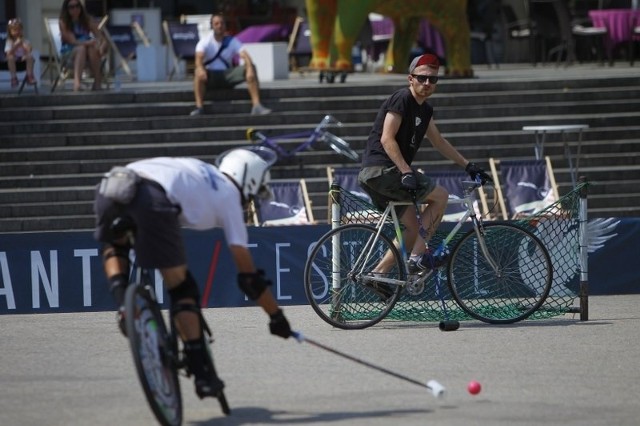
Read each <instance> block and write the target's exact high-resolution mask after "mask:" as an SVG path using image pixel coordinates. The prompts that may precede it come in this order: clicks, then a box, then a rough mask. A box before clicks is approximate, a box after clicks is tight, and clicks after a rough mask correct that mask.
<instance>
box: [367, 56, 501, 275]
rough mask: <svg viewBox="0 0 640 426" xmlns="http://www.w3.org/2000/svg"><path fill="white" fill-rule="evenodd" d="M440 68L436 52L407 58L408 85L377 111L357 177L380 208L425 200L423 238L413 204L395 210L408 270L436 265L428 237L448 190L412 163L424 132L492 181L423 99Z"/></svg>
mask: <svg viewBox="0 0 640 426" xmlns="http://www.w3.org/2000/svg"><path fill="white" fill-rule="evenodd" d="M439 67H440V63H439V61H438V57H437V56H435V55H432V54H429V53H427V54H424V55H422V56H418V57H416V58H415V59H414V60H413V61H412V62H411V65H410V66H409V76H408V80H409V87H406V88H403V89H400V90H398V91H396V92H394V93H393V94H392V95H391V96H390V97H389V98H387V100H385V101H384V102H383V104H382V106H381V107H380V109H379V110H378V114H377V116H376V119H375V121H374V123H373V127H372V129H371V133H370V134H369V139H368V140H367V146H366V148H365V151H364V154H363V158H362V170H361V171H360V174H359V176H358V180H359V181H360V184H361V185H362V187H363V189H364V190H365V191H366V192H367V193H368V194H369V195H370V196H371V199H372V201H373V203H374V204H375V205H376V207H377V208H379V209H384V208H385V207H386V205H387V203H388V202H389V201H411V200H412V197H413V194H415V196H416V199H417V201H419V202H424V203H426V204H427V206H426V208H424V210H423V211H422V213H421V221H422V226H423V227H424V229H425V231H426V235H425V238H424V239H423V238H422V237H420V236H419V232H418V231H419V226H420V225H419V222H418V219H417V217H416V214H415V212H414V211H413V209H404V211H402V212H400V213H399V214H400V218H401V219H400V220H401V222H402V223H403V224H404V226H405V231H404V242H405V247H412V248H413V249H412V252H411V258H410V261H409V262H410V264H409V265H410V267H409V270H410V272H419V271H420V270H424V267H437V266H439V265H434V261H433V258H432V257H430V252H429V251H428V250H427V246H426V242H427V241H429V239H430V238H431V236H432V235H433V233H434V232H435V230H436V229H437V228H438V226H439V224H440V220H441V219H442V215H443V214H444V210H445V208H446V206H447V199H448V195H449V194H448V193H447V190H446V189H444V188H443V187H441V186H438V185H436V184H435V183H434V182H433V181H432V180H431V179H429V178H428V177H426V176H425V175H423V174H422V173H420V172H418V171H416V170H414V169H412V168H411V163H412V162H413V160H414V158H415V155H416V153H417V151H418V149H419V148H420V144H421V143H422V140H423V139H424V137H425V136H426V137H427V139H429V142H431V145H433V147H434V148H435V149H437V150H438V151H439V152H440V153H441V154H442V155H444V156H445V157H447V158H448V159H450V160H451V161H453V162H454V163H456V164H458V165H459V166H460V167H464V168H465V170H466V171H467V172H468V173H469V175H470V176H471V177H472V178H473V179H475V177H476V176H477V175H479V176H480V177H481V178H482V180H483V181H487V180H491V178H490V177H489V175H488V174H487V173H485V171H484V170H483V169H481V168H480V167H478V166H477V165H476V164H474V163H471V162H469V161H468V160H467V159H466V158H465V157H464V156H463V155H462V154H460V153H459V152H458V150H456V149H455V148H454V147H453V146H452V145H451V144H450V143H449V141H448V140H447V139H446V138H444V137H443V136H442V135H441V134H440V131H439V130H438V128H437V127H436V123H435V120H434V119H433V108H432V107H431V105H429V104H428V103H427V98H428V97H429V96H431V95H432V94H433V93H434V92H435V89H436V83H437V82H438V69H439ZM425 253H426V255H425ZM389 260H391V259H389ZM443 261H444V260H442V261H441V262H443ZM390 266H391V265H390V263H387V262H386V261H384V260H383V262H382V263H381V264H380V265H378V267H377V268H376V270H375V271H374V272H386V270H387V269H388V268H390ZM423 266H424V267H423ZM416 267H417V268H418V269H416Z"/></svg>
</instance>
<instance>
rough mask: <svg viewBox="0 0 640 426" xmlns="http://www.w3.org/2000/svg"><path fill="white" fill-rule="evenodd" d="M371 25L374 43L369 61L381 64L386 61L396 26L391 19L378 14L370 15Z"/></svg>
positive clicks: (369, 54)
mask: <svg viewBox="0 0 640 426" xmlns="http://www.w3.org/2000/svg"><path fill="white" fill-rule="evenodd" d="M369 23H370V25H371V34H372V36H371V41H372V43H371V50H370V51H369V52H367V58H368V59H367V60H368V61H369V62H371V64H373V63H376V64H380V63H382V62H383V60H384V54H385V52H386V51H387V48H388V47H389V43H391V39H393V33H394V29H395V26H394V25H393V20H392V19H391V18H389V17H386V16H383V15H379V14H377V13H370V14H369ZM369 65H370V64H367V68H369ZM372 69H373V68H372Z"/></svg>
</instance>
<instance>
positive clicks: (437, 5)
mask: <svg viewBox="0 0 640 426" xmlns="http://www.w3.org/2000/svg"><path fill="white" fill-rule="evenodd" d="M305 1H306V7H307V14H308V21H309V29H310V30H311V50H312V58H311V63H310V67H311V68H314V69H318V70H328V69H330V70H340V71H351V69H352V63H351V49H352V47H353V44H354V43H355V40H356V39H357V37H358V34H359V33H360V30H361V29H362V27H363V25H364V23H365V21H366V19H367V17H368V14H369V13H370V12H375V13H379V14H381V15H384V16H388V17H390V18H391V19H392V20H393V23H394V27H395V30H394V35H393V39H392V41H391V43H390V45H389V49H388V51H387V52H388V53H389V54H387V55H386V59H385V62H386V63H385V68H386V69H387V71H392V72H399V73H403V72H406V66H408V61H409V52H410V50H411V47H412V45H413V42H414V40H415V39H416V37H417V33H418V27H419V25H420V20H421V19H423V18H426V19H428V20H429V22H430V23H431V25H433V26H434V27H435V28H436V29H438V31H440V33H441V34H442V37H443V39H444V41H445V45H446V51H447V53H446V54H447V58H446V62H447V66H446V71H445V74H447V75H451V76H458V77H468V76H472V75H473V70H472V69H471V38H470V31H469V23H468V20H467V0H305ZM332 42H333V45H332ZM332 48H333V49H335V51H334V55H331V50H332ZM331 57H335V61H332V60H331V59H330V58H331Z"/></svg>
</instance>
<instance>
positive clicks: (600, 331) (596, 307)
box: [0, 295, 640, 426]
mask: <svg viewBox="0 0 640 426" xmlns="http://www.w3.org/2000/svg"><path fill="white" fill-rule="evenodd" d="M639 305H640V295H632V296H599V297H592V298H591V300H590V308H591V312H590V314H591V315H590V316H591V319H590V321H588V322H580V321H578V320H577V319H572V318H571V317H569V316H568V317H565V318H560V319H554V320H546V321H532V322H524V323H521V324H516V325H513V326H500V327H499V326H489V325H485V324H482V323H478V322H467V323H463V325H462V327H461V328H460V330H458V331H455V332H449V333H442V332H440V331H439V330H438V328H437V325H436V324H433V323H382V324H380V325H377V326H375V327H372V328H369V329H366V330H360V331H344V330H337V329H332V328H331V327H330V326H328V325H327V324H325V323H323V322H322V321H321V320H320V319H319V318H318V317H316V316H315V314H314V313H313V311H312V310H311V308H309V307H308V306H296V307H289V308H287V309H286V312H287V314H288V316H289V319H290V321H291V323H292V324H293V325H294V328H297V329H300V330H302V331H303V332H304V333H305V334H306V335H307V336H309V337H311V338H314V339H316V340H318V341H320V342H323V343H325V344H327V345H329V346H332V347H334V348H336V349H339V350H341V351H344V352H347V353H350V354H352V355H354V356H357V357H360V358H363V359H365V360H367V361H369V362H372V363H375V364H377V365H380V366H383V367H386V368H388V369H391V370H393V371H397V372H399V373H401V374H404V375H407V376H410V377H412V378H415V379H417V380H420V381H424V382H426V381H427V380H429V379H437V380H438V381H440V382H441V383H442V384H443V385H445V386H446V387H447V396H446V397H445V398H444V399H442V400H436V399H434V398H433V397H432V396H431V395H430V394H429V392H428V391H427V390H426V389H423V388H421V387H418V386H415V385H413V384H411V383H408V382H405V381H402V380H399V379H396V378H394V377H390V376H387V375H385V374H382V373H379V372H377V371H374V370H370V369H368V368H366V367H363V366H361V365H359V364H356V363H353V362H351V361H348V360H344V359H342V358H339V357H337V356H335V355H333V354H330V353H327V352H325V351H323V350H320V349H318V348H316V347H313V346H311V345H309V344H306V343H303V344H299V343H296V342H295V341H292V340H290V341H283V340H281V339H279V338H276V337H272V336H270V335H268V333H267V328H266V317H265V316H264V315H263V314H262V313H261V312H260V311H259V310H258V309H255V308H230V309H210V310H207V312H206V317H207V319H208V320H209V322H210V324H211V325H212V326H213V329H214V333H215V335H216V338H217V340H216V343H215V345H214V351H215V356H216V358H217V363H218V367H219V369H220V371H221V376H222V378H223V379H224V380H226V382H227V397H228V399H229V403H230V404H231V406H232V409H233V413H232V416H231V417H227V418H225V417H224V416H223V415H222V414H221V412H220V409H219V407H218V405H217V402H216V401H215V400H204V401H200V400H198V399H197V398H196V397H195V396H194V394H193V391H192V385H191V383H190V382H188V381H187V380H186V379H183V381H182V385H183V394H184V402H185V413H184V418H185V421H184V424H185V425H271V424H276V425H277V424H282V425H301V424H311V425H332V426H337V425H350V426H351V425H389V424H397V425H424V424H434V425H435V424H437V425H445V426H452V425H465V426H466V425H505V426H506V425H514V424H518V425H542V424H544V425H563V426H566V425H580V426H584V425H617V426H622V425H629V426H631V425H634V426H635V425H638V419H640V404H639V402H638V401H639V400H638V394H640V357H639V356H638V354H639V353H640V339H638V328H639V326H640V313H639V311H638V306H639ZM0 330H1V331H0V342H1V343H0V345H1V351H0V360H1V362H0V425H21V426H31V425H33V426H36V425H37V426H41V425H48V426H57V425H60V426H62V425H65V426H72V425H83V426H84V425H87V424H91V425H95V426H99V425H114V424H115V425H150V424H154V419H153V417H152V414H151V411H150V410H149V408H148V406H147V405H146V402H145V399H144V396H143V393H142V390H141V388H140V386H139V383H138V381H137V377H136V375H135V371H134V367H133V364H132V360H131V357H130V354H129V352H128V346H127V341H126V340H125V339H124V338H122V337H121V336H120V335H119V333H118V332H117V331H116V326H115V323H114V320H113V313H110V312H102V313H82V314H79V313H77V314H36V315H18V316H0ZM472 379H475V380H478V381H480V382H481V383H482V384H483V386H484V388H483V391H482V392H481V393H480V394H479V395H478V396H471V395H469V394H468V393H467V392H466V384H467V382H468V381H469V380H472Z"/></svg>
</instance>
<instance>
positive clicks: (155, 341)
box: [112, 217, 231, 426]
mask: <svg viewBox="0 0 640 426" xmlns="http://www.w3.org/2000/svg"><path fill="white" fill-rule="evenodd" d="M112 230H113V232H114V235H127V236H128V238H129V239H130V243H131V246H133V238H134V235H133V223H132V222H131V221H129V220H127V218H126V217H118V218H116V219H115V220H114V222H113V225H112ZM132 271H133V272H132V273H131V278H130V284H129V286H128V287H127V291H126V293H125V305H124V306H125V325H126V330H127V336H128V339H129V345H130V347H131V354H132V355H133V361H134V364H135V366H136V371H137V372H138V378H139V380H140V384H141V385H142V389H143V390H144V394H145V396H146V398H147V402H148V403H149V406H150V407H151V410H152V411H153V414H154V415H155V417H156V419H157V420H158V422H160V424H162V425H163V426H176V425H180V424H181V423H182V394H181V393H180V382H179V379H178V373H179V372H182V373H183V374H184V375H185V376H187V377H189V376H190V375H191V372H190V371H189V369H188V367H187V363H186V357H185V354H184V351H183V348H182V347H181V346H182V344H181V343H179V342H181V341H180V339H179V338H178V334H177V330H176V328H175V327H174V324H173V321H171V320H168V321H165V318H164V316H163V314H162V311H161V309H160V305H159V303H158V299H157V297H156V293H155V289H154V285H153V280H152V274H153V271H152V270H148V269H145V268H141V267H139V266H137V265H135V264H134V265H133V269H132ZM167 324H168V325H167ZM200 325H201V327H202V332H203V333H205V334H206V336H207V337H208V341H209V343H211V341H212V339H211V330H210V329H209V326H208V325H207V323H206V322H205V320H204V317H203V316H202V314H200ZM207 355H208V356H207V362H208V363H209V368H210V369H211V370H210V371H213V372H214V374H216V373H215V371H216V370H215V367H214V365H213V357H212V355H211V351H210V349H209V347H208V346H207ZM217 399H218V402H219V403H220V407H221V409H222V412H223V413H224V414H227V415H228V414H229V413H230V412H231V410H230V409H229V404H228V403H227V399H226V397H225V395H224V391H222V390H220V392H219V393H218V395H217Z"/></svg>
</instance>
